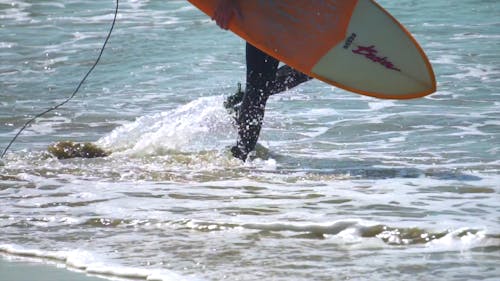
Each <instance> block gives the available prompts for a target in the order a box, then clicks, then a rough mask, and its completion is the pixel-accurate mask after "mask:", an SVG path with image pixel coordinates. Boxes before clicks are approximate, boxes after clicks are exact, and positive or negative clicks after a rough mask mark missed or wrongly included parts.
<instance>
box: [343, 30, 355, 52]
mask: <svg viewBox="0 0 500 281" xmlns="http://www.w3.org/2000/svg"><path fill="white" fill-rule="evenodd" d="M356 36H358V35H356V33H353V34H351V36H349V37H348V38H347V39H346V40H345V43H344V49H346V50H347V49H349V47H350V46H351V45H352V42H354V39H356Z"/></svg>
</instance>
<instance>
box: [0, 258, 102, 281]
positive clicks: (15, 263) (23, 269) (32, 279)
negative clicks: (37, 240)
mask: <svg viewBox="0 0 500 281" xmlns="http://www.w3.org/2000/svg"><path fill="white" fill-rule="evenodd" d="M0 272H1V274H0V281H67V280H71V281H104V280H110V279H107V278H104V277H99V276H93V275H89V274H88V273H86V272H84V271H78V270H76V269H72V268H68V267H66V266H64V265H63V264H60V263H57V262H47V261H45V260H43V259H31V258H22V257H17V256H8V255H5V254H0Z"/></svg>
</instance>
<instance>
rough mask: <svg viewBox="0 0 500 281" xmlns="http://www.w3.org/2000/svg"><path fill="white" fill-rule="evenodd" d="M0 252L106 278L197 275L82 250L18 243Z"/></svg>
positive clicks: (158, 280)
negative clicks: (126, 262) (136, 264)
mask: <svg viewBox="0 0 500 281" xmlns="http://www.w3.org/2000/svg"><path fill="white" fill-rule="evenodd" d="M0 254H2V255H5V256H14V257H18V258H25V259H30V261H40V262H47V261H51V262H56V263H57V264H61V265H63V266H66V267H69V268H74V269H78V270H81V271H83V272H85V273H88V274H92V275H96V276H99V277H105V278H111V279H116V278H128V279H132V280H148V281H194V280H199V279H197V278H195V277H189V276H182V275H180V274H177V273H175V272H173V271H170V270H166V269H146V268H138V267H127V266H121V265H114V264H112V263H109V262H105V261H104V260H101V259H99V258H97V257H96V256H95V255H93V254H92V253H90V252H87V251H82V250H72V251H44V250H39V249H26V248H23V247H19V246H16V245H10V244H4V245H0Z"/></svg>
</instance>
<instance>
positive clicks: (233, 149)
mask: <svg viewBox="0 0 500 281" xmlns="http://www.w3.org/2000/svg"><path fill="white" fill-rule="evenodd" d="M231 153H232V154H233V156H234V157H235V158H238V159H240V160H242V161H243V162H245V161H246V160H247V156H248V153H245V152H243V151H242V150H241V148H239V147H238V146H237V145H235V146H233V147H231Z"/></svg>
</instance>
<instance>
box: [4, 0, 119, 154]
mask: <svg viewBox="0 0 500 281" xmlns="http://www.w3.org/2000/svg"><path fill="white" fill-rule="evenodd" d="M118 1H119V0H116V9H115V16H114V18H113V23H112V24H111V28H110V29H109V32H108V36H107V37H106V40H104V44H103V45H102V48H101V52H100V53H99V56H98V57H97V59H96V61H95V63H94V65H92V67H91V68H90V70H89V71H88V72H87V74H85V76H84V77H83V79H82V81H80V83H79V84H78V86H77V87H76V89H75V91H74V92H73V94H71V96H70V97H69V98H67V99H66V100H64V101H63V102H61V103H60V104H58V105H56V106H53V107H51V108H49V109H47V110H45V111H44V112H42V113H39V114H37V115H35V116H34V117H33V118H31V119H30V120H28V122H26V123H25V124H24V125H23V126H22V127H21V129H20V130H19V132H17V134H16V135H15V136H14V137H13V138H12V140H11V141H10V142H9V145H7V147H6V148H5V150H4V151H3V153H2V156H1V157H0V158H3V157H4V156H5V154H6V153H7V150H9V148H10V146H11V145H12V144H13V143H14V142H15V141H16V139H17V137H18V136H19V135H20V134H21V133H22V132H23V131H24V129H26V127H28V126H29V124H31V122H33V121H35V120H36V119H37V118H39V117H41V116H43V115H45V114H47V113H49V112H51V111H53V110H56V109H58V108H59V107H61V106H63V105H65V104H66V103H67V102H69V101H70V100H71V99H73V97H74V96H75V95H76V93H78V90H80V87H81V86H82V85H83V83H84V82H85V80H86V79H87V77H88V76H89V75H90V73H91V72H92V71H93V70H94V68H95V67H96V66H97V64H98V63H99V60H100V59H101V56H102V53H103V52H104V48H105V47H106V44H107V43H108V40H109V38H110V37H111V32H113V28H114V27H115V22H116V16H117V15H118Z"/></svg>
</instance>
